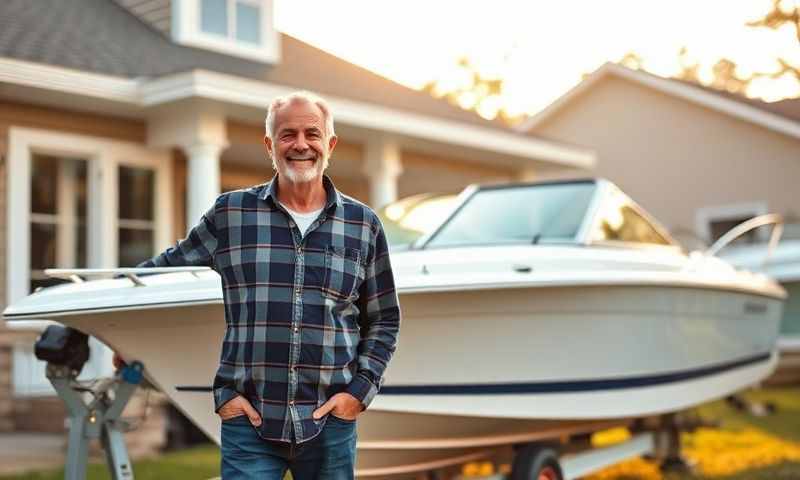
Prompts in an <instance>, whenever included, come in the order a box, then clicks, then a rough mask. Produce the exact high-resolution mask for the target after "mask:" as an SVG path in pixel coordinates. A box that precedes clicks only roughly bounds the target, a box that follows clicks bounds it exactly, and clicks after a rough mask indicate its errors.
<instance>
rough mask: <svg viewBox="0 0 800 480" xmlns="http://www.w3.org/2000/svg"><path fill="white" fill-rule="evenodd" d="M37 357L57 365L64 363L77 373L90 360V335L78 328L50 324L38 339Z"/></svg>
mask: <svg viewBox="0 0 800 480" xmlns="http://www.w3.org/2000/svg"><path fill="white" fill-rule="evenodd" d="M34 353H36V358H38V359H39V360H43V361H45V362H48V363H52V364H55V365H64V366H67V367H69V368H70V370H74V371H75V372H76V375H77V374H78V373H80V372H81V370H82V369H83V365H84V364H85V363H86V362H87V361H88V360H89V337H88V336H87V335H86V334H85V333H83V332H80V331H78V330H75V329H74V328H70V327H62V326H61V325H50V326H49V327H47V328H46V329H45V331H44V333H42V335H41V336H40V337H39V339H38V340H36V345H35V347H34Z"/></svg>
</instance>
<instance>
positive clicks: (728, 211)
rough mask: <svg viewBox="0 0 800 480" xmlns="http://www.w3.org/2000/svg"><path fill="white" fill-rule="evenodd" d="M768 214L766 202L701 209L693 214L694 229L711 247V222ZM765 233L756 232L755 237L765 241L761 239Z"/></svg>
mask: <svg viewBox="0 0 800 480" xmlns="http://www.w3.org/2000/svg"><path fill="white" fill-rule="evenodd" d="M768 212H769V209H768V205H767V202H766V201H760V202H743V203H734V204H728V205H714V206H707V207H701V208H698V209H697V211H696V212H695V229H696V232H697V234H698V235H699V236H700V238H702V239H703V241H704V242H707V243H708V244H709V245H711V244H712V243H713V241H712V238H711V222H713V221H715V220H728V219H731V218H736V217H747V218H751V217H755V216H758V215H765V214H766V213H768ZM762 230H763V229H762ZM765 233H766V232H763V231H756V235H757V236H759V239H762V240H764V239H765V237H763V236H764V235H765ZM762 237H763V238H762Z"/></svg>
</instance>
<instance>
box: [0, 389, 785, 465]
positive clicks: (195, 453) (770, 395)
mask: <svg viewBox="0 0 800 480" xmlns="http://www.w3.org/2000/svg"><path fill="white" fill-rule="evenodd" d="M745 397H746V398H748V399H750V400H762V401H770V402H772V403H774V404H775V405H776V406H777V408H778V410H777V412H776V413H775V414H774V415H770V416H767V417H753V416H749V415H746V414H742V413H740V412H737V411H735V410H733V409H732V408H730V407H729V406H728V405H726V404H725V403H724V402H713V403H709V404H706V405H702V406H700V407H698V408H697V412H698V413H699V415H700V416H701V417H702V418H703V419H705V420H709V421H715V422H718V423H719V425H720V428H721V431H722V432H721V433H722V434H723V435H724V434H725V433H726V432H735V431H742V430H748V429H757V430H759V431H761V432H764V433H766V434H768V435H771V436H775V437H779V438H780V439H782V440H784V441H788V442H792V443H793V444H795V445H796V446H797V447H798V448H800V387H794V388H780V389H778V388H773V389H768V390H759V391H751V392H748V393H747V394H746V395H745ZM692 438H694V439H695V440H694V441H698V440H696V439H697V438H699V437H686V438H684V443H685V444H687V443H688V442H689V441H692V440H691V439H692ZM713 443H714V442H712V444H710V445H707V446H704V445H701V446H700V448H696V451H697V452H699V453H698V455H700V456H701V457H705V456H707V457H708V458H711V459H714V458H719V457H720V456H721V455H723V454H724V453H725V452H724V451H722V450H720V448H723V449H724V448H727V447H724V445H723V446H722V447H721V446H720V444H713ZM736 447H737V448H741V447H742V445H738V446H736ZM730 448H734V446H733V445H732V446H731V447H730ZM792 448H793V447H792ZM743 451H744V452H747V451H749V453H750V454H752V455H753V458H754V462H757V460H758V458H757V457H759V455H758V454H757V453H756V452H754V449H752V448H747V446H745V450H743ZM772 453H774V452H769V454H770V455H771V454H772ZM741 456H746V455H745V453H743V454H742V455H741ZM762 458H763V456H762ZM133 468H134V473H135V475H136V479H137V480H156V479H159V480H160V479H171V480H183V479H186V480H189V479H191V480H195V479H208V478H212V477H216V476H218V475H219V450H218V449H217V448H216V447H214V446H204V447H197V448H192V449H188V450H184V451H181V452H174V453H167V454H164V455H162V456H160V457H158V458H154V459H147V460H140V461H136V462H134V464H133ZM62 478H64V473H63V470H61V471H50V472H37V473H29V474H24V475H15V476H2V477H0V480H60V479H62ZM87 478H88V479H89V480H101V479H102V480H105V479H109V480H110V479H111V476H110V475H109V474H108V472H107V471H106V467H105V465H104V464H93V465H91V466H90V467H89V472H88V475H87ZM603 478H604V479H609V480H610V479H612V478H613V479H616V480H640V479H654V478H661V479H662V480H700V479H707V478H714V479H719V480H790V479H791V480H796V479H800V462H798V461H782V462H780V463H777V464H774V465H770V466H766V467H763V468H753V469H748V470H746V471H741V472H738V473H736V474H734V475H728V476H714V477H704V476H699V475H687V474H682V475H678V474H669V475H665V476H663V477H660V476H657V477H654V476H652V475H651V476H647V475H635V474H633V475H632V474H630V473H629V474H627V476H619V475H618V476H603Z"/></svg>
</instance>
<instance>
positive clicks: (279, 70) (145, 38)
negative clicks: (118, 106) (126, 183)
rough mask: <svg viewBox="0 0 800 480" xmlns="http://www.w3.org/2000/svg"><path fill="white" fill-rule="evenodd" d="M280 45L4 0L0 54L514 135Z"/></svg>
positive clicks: (304, 47) (124, 14)
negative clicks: (258, 56) (243, 85)
mask: <svg viewBox="0 0 800 480" xmlns="http://www.w3.org/2000/svg"><path fill="white" fill-rule="evenodd" d="M281 43H282V55H281V56H282V61H281V62H280V63H278V64H276V65H267V64H263V63H259V62H255V61H250V60H247V59H243V58H238V57H234V56H228V55H224V54H221V53H216V52H212V51H208V50H204V49H200V48H192V47H186V46H182V45H179V44H176V43H174V42H172V41H171V40H170V39H169V38H167V37H166V36H164V35H163V34H162V33H161V32H159V31H157V30H155V29H153V28H151V27H150V26H148V25H147V24H145V23H144V22H142V21H141V20H140V19H139V18H137V17H136V16H135V15H133V14H132V13H130V12H129V11H127V10H125V9H124V8H123V7H121V6H119V5H117V4H116V3H114V2H111V1H108V0H70V1H68V2H65V1H62V0H36V1H30V0H3V2H1V3H0V57H8V58H13V59H19V60H26V61H30V62H37V63H43V64H47V65H54V66H59V67H66V68H70V69H76V70H81V71H85V72H91V73H99V74H105V75H113V76H117V77H126V78H131V79H134V78H141V77H146V78H158V77H162V76H166V75H171V74H176V73H180V72H187V71H192V70H207V71H214V72H220V73H224V74H227V75H232V76H236V77H241V78H247V79H252V80H258V81H263V82H267V83H271V84H277V85H284V86H288V87H291V88H297V89H307V90H312V91H315V92H318V93H320V94H323V95H324V94H329V95H334V96H338V97H343V98H350V99H353V100H358V101H364V102H368V103H373V104H378V105H382V106H386V107H390V108H393V109H397V110H402V111H408V112H414V113H418V114H424V115H429V116H434V117H438V118H443V119H448V120H454V121H458V122H463V123H468V124H472V125H476V126H481V127H489V128H493V129H499V130H503V131H505V132H507V133H512V132H513V130H512V129H510V128H508V127H507V126H505V125H504V124H503V123H502V122H501V121H500V120H496V121H487V120H484V119H483V118H481V117H479V116H478V115H477V114H475V113H473V112H469V111H466V110H463V109H461V108H458V107H457V106H454V105H451V104H449V103H447V102H446V101H442V100H438V99H435V98H433V97H431V96H430V95H429V94H427V93H425V92H420V91H416V90H413V89H411V88H407V87H405V86H402V85H400V84H398V83H395V82H393V81H391V80H389V79H386V78H384V77H381V76H380V75H377V74H375V73H372V72H370V71H369V70H366V69H364V68H361V67H359V66H356V65H353V64H351V63H349V62H347V61H344V60H342V59H341V58H338V57H336V56H333V55H331V54H328V53H326V52H324V51H322V50H320V49H317V48H314V47H312V46H311V45H308V44H306V43H303V42H301V41H299V40H297V39H295V38H292V37H290V36H288V35H282V37H281Z"/></svg>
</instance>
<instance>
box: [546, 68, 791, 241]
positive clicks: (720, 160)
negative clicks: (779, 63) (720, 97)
mask: <svg viewBox="0 0 800 480" xmlns="http://www.w3.org/2000/svg"><path fill="white" fill-rule="evenodd" d="M534 133H535V134H537V135H543V136H545V137H547V138H551V139H553V140H557V141H564V142H568V143H572V144H578V145H581V146H585V147H587V148H591V149H593V150H595V151H596V152H597V157H598V161H597V165H596V167H595V168H594V169H593V170H592V171H591V172H587V173H592V174H596V175H600V176H603V177H607V178H609V179H610V180H612V181H613V182H615V183H616V184H617V185H619V186H620V188H622V189H623V190H624V191H625V192H627V193H628V194H630V195H631V196H632V197H633V198H634V199H635V200H636V201H637V202H639V203H640V204H641V205H642V206H643V207H644V208H646V209H647V210H648V211H650V212H651V213H653V215H654V216H656V217H657V218H658V219H659V220H661V221H662V223H664V224H665V226H666V227H667V228H669V229H671V230H684V229H685V230H692V231H693V230H695V214H696V210H697V209H698V208H700V207H704V206H717V205H727V204H738V203H752V202H761V201H765V202H767V204H768V209H769V211H771V212H780V213H784V214H792V213H793V214H799V213H800V202H798V200H797V196H796V193H795V192H796V191H797V186H796V183H797V179H798V178H800V140H798V139H796V138H792V137H789V136H787V135H784V134H780V133H777V132H774V131H772V130H768V129H766V128H764V127H761V126H759V125H756V124H753V123H750V122H747V121H744V120H740V119H737V118H734V117H732V116H730V115H726V114H723V113H720V112H718V111H715V110H712V109H710V108H706V107H702V106H700V105H697V104H694V103H691V102H689V101H688V100H683V99H679V98H675V97H672V96H669V95H666V94H664V93H661V92H658V91H655V90H653V89H651V88H648V87H645V86H642V85H640V84H637V83H634V82H632V81H629V80H626V79H620V78H618V77H612V76H609V77H607V78H604V79H602V80H601V81H599V82H598V83H597V84H595V85H594V86H593V87H592V88H590V89H588V90H587V91H586V92H584V93H583V94H582V95H580V96H578V97H576V98H575V99H573V100H572V101H571V102H570V103H569V104H567V105H566V106H564V107H563V108H562V109H561V110H559V111H557V112H555V113H554V114H553V115H552V116H551V117H550V118H548V119H546V120H545V122H543V123H542V124H541V125H539V126H538V127H536V128H535V130H534ZM571 173H579V172H576V171H573V172H571Z"/></svg>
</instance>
